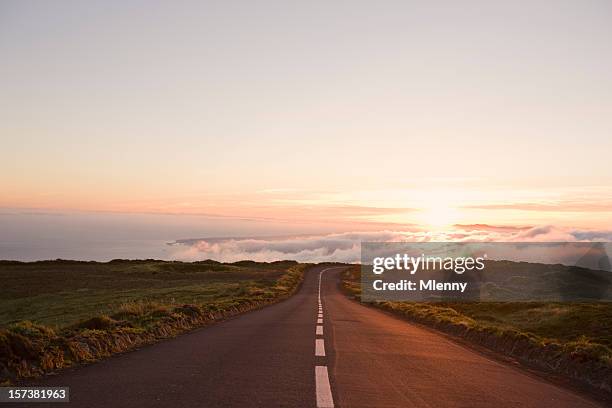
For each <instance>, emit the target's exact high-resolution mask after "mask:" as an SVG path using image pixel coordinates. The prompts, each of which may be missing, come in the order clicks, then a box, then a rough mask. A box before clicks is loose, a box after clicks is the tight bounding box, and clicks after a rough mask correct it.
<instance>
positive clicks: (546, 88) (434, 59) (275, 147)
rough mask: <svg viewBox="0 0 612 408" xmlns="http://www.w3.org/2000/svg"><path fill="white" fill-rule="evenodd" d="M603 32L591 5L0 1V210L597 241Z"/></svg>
mask: <svg viewBox="0 0 612 408" xmlns="http://www.w3.org/2000/svg"><path fill="white" fill-rule="evenodd" d="M611 21H612V3H610V2H608V1H596V0H592V1H514V2H507V1H505V2H492V1H467V2H456V1H447V2H443V1H434V2H411V1H383V2H366V1H352V2H336V1H325V2H323V1H321V2H319V1H313V2H303V1H302V2H290V1H257V2H254V1H179V2H169V1H167V2H157V1H142V2H141V1H128V2H124V1H117V2H109V1H100V2H80V1H74V2H68V1H58V2H33V1H32V2H30V1H3V2H2V3H0V55H1V57H0V58H2V63H0V90H1V91H0V138H1V140H2V143H1V149H0V186H1V187H0V207H2V208H4V210H2V211H0V212H4V213H11V214H14V213H16V212H20V211H26V210H27V211H33V210H36V211H51V212H53V211H55V212H111V213H129V214H158V213H160V214H191V215H198V216H203V217H204V216H206V217H212V218H215V217H217V218H227V219H233V218H248V219H253V220H259V221H265V220H273V221H274V222H283V223H298V224H299V223H302V224H308V225H310V226H309V227H308V228H304V231H306V230H308V232H312V231H315V230H321V231H323V230H325V231H337V232H342V231H354V230H376V229H394V225H397V226H398V228H401V227H402V226H409V225H415V224H416V225H420V226H424V227H425V228H430V229H443V228H445V227H447V226H448V225H451V224H489V225H498V226H538V225H554V226H557V227H568V228H569V227H571V228H585V229H596V230H608V231H609V230H611V229H612V165H611V163H612V161H611V158H610V155H611V152H612V42H611V41H610V39H612V24H610V22H611ZM0 210H1V209H0ZM135 216H136V215H135ZM296 225H297V224H296ZM318 226H321V227H320V228H319V227H318ZM295 231H300V228H295ZM264 232H265V231H264ZM209 233H210V232H209V231H206V230H202V232H201V235H202V236H206V235H207V234H209ZM215 233H218V231H217V230H215ZM175 238H188V237H181V236H178V237H175Z"/></svg>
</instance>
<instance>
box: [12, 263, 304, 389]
mask: <svg viewBox="0 0 612 408" xmlns="http://www.w3.org/2000/svg"><path fill="white" fill-rule="evenodd" d="M307 266H308V265H305V264H297V263H296V262H292V261H287V262H272V263H256V262H251V261H242V262H236V263H232V264H222V263H219V262H215V261H203V262H194V263H183V262H164V261H155V260H142V261H126V260H116V261H111V262H108V263H99V262H77V261H62V260H58V261H44V262H28V263H22V262H9V261H0V281H1V282H2V283H3V284H2V286H0V384H1V383H3V382H14V381H16V380H19V379H20V378H26V377H30V376H35V375H39V374H42V373H45V372H48V371H52V370H55V369H58V368H63V367H66V366H70V365H73V364H76V363H82V362H90V361H95V360H97V359H99V358H102V357H105V356H108V355H110V354H113V353H117V352H122V351H126V350H129V349H132V348H135V347H138V346H140V345H143V344H148V343H151V342H154V341H157V340H159V339H163V338H167V337H171V336H174V335H177V334H179V333H182V332H184V331H186V330H190V329H192V328H194V327H198V326H202V325H205V324H208V323H211V322H214V321H217V320H220V319H223V318H226V317H228V316H232V315H234V314H237V313H241V312H244V311H247V310H250V309H253V308H256V307H260V306H262V305H265V304H268V303H271V302H275V301H278V300H280V299H283V298H286V297H287V296H289V295H291V294H292V293H293V292H294V291H295V290H296V288H297V287H298V285H299V283H300V282H301V281H302V278H303V272H304V270H305V268H306V267H307Z"/></svg>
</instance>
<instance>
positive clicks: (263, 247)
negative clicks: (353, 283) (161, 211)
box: [172, 224, 612, 262]
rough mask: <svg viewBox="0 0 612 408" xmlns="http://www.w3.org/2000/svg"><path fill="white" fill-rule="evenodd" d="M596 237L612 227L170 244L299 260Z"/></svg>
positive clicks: (182, 251) (178, 251)
mask: <svg viewBox="0 0 612 408" xmlns="http://www.w3.org/2000/svg"><path fill="white" fill-rule="evenodd" d="M577 241H580V242H592V241H612V231H591V230H572V229H567V228H560V227H555V226H551V225H545V226H535V227H494V226H489V225H486V224H474V225H471V226H465V225H462V226H457V227H455V228H454V229H451V230H449V231H446V232H437V233H431V232H428V231H424V230H417V229H414V230H410V231H374V232H344V233H335V234H323V235H296V236H282V237H258V238H253V237H251V238H203V239H185V240H178V241H175V242H174V243H173V244H172V248H173V250H174V254H173V255H174V258H176V259H180V260H203V259H214V260H217V261H222V262H235V261H240V260H245V259H250V260H254V261H277V260H284V259H292V260H296V261H300V262H358V261H359V259H360V255H361V253H360V252H361V246H360V245H361V243H362V242H517V243H521V242H577Z"/></svg>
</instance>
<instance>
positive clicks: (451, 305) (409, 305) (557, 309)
mask: <svg viewBox="0 0 612 408" xmlns="http://www.w3.org/2000/svg"><path fill="white" fill-rule="evenodd" d="M360 282H361V273H360V267H359V266H358V265H355V266H353V267H352V268H350V269H348V270H346V271H345V272H344V273H343V281H342V285H343V288H344V290H345V291H346V292H347V293H348V294H349V295H350V296H353V297H355V298H356V299H360V294H361V285H360ZM371 305H372V306H375V307H378V308H381V309H384V310H386V311H389V312H391V313H394V314H397V315H399V316H402V317H404V318H406V319H408V320H411V321H413V322H417V323H420V324H423V325H427V326H430V327H433V328H435V329H437V330H440V331H443V332H446V333H448V334H451V335H454V336H459V337H461V338H464V339H466V340H468V341H470V342H473V343H476V344H479V345H482V346H485V347H487V348H489V349H492V350H495V351H498V352H501V353H503V354H506V355H508V356H511V357H514V358H516V359H517V360H519V361H521V362H523V363H525V364H527V365H529V366H535V367H537V368H540V369H544V370H547V371H549V372H551V371H552V372H556V373H559V374H563V375H565V376H569V377H571V378H573V379H577V380H579V381H581V382H583V383H586V384H587V385H589V386H591V387H594V388H596V389H599V390H603V391H604V392H607V393H609V392H612V303H611V302H592V303H578V302H575V303H574V302H440V303H427V302H374V303H371Z"/></svg>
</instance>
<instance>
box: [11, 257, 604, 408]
mask: <svg viewBox="0 0 612 408" xmlns="http://www.w3.org/2000/svg"><path fill="white" fill-rule="evenodd" d="M324 269H325V268H323V267H315V268H313V269H311V270H310V271H309V272H308V273H307V275H306V278H305V281H304V284H303V286H302V288H301V290H300V291H299V292H298V293H297V294H296V295H295V296H293V297H292V298H290V299H288V300H286V301H284V302H281V303H279V304H276V305H273V306H269V307H266V308H264V309H261V310H258V311H254V312H251V313H247V314H245V315H242V316H240V317H237V318H234V319H231V320H228V321H225V322H222V323H219V324H215V325H213V326H210V327H205V328H202V329H199V330H196V331H193V332H191V333H189V334H186V335H183V336H180V337H178V338H176V339H172V340H168V341H164V342H161V343H158V344H156V345H153V346H149V347H145V348H143V349H141V350H138V351H136V352H131V353H126V354H123V355H119V356H116V357H113V358H110V359H107V360H105V361H102V362H100V363H97V364H94V365H91V366H87V367H81V368H77V369H74V370H69V371H65V372H63V373H61V374H60V375H57V376H51V377H47V378H44V379H42V380H40V381H38V382H37V383H36V384H32V385H36V386H51V385H55V386H69V387H70V399H71V402H70V403H69V404H66V403H61V404H54V405H55V406H58V407H67V406H71V407H88V408H89V407H91V408H95V407H126V408H127V407H139V408H140V407H147V408H149V407H172V408H174V407H177V408H178V407H198V408H202V407H316V406H320V407H331V406H336V407H431V408H434V407H436V408H445V407H497V408H503V407H534V408H536V407H537V408H540V407H544V406H551V407H555V408H563V407H567V408H570V407H571V408H581V407H597V406H600V405H598V404H597V403H595V402H592V401H590V400H587V399H585V398H584V397H581V396H578V395H576V394H574V393H573V392H571V391H568V390H565V389H562V388H559V387H557V386H556V385H552V384H550V383H548V382H545V381H544V380H542V379H539V378H536V377H534V376H532V375H530V374H527V373H525V372H523V371H521V370H519V369H517V368H515V367H511V366H507V365H504V364H502V363H499V362H496V361H493V360H491V359H489V358H487V357H485V356H483V355H481V354H478V353H477V352H475V351H472V350H469V349H466V348H464V347H462V346H460V345H458V344H456V343H454V342H452V341H450V340H448V339H447V338H445V337H444V336H441V335H438V334H436V333H434V332H431V331H429V330H426V329H423V328H420V327H417V326H413V325H411V324H409V323H407V322H405V321H402V320H399V319H397V318H395V317H393V316H390V315H388V314H386V313H383V312H381V311H378V310H375V309H372V308H368V307H364V306H362V305H360V304H358V303H356V302H354V301H351V300H348V299H347V298H346V297H345V296H344V295H343V294H341V293H340V292H339V290H338V285H337V282H338V274H339V272H340V270H341V268H332V269H329V268H327V270H325V272H324V273H323V274H320V272H321V271H322V270H324ZM320 276H321V284H319V277H320ZM319 285H320V289H319ZM319 291H320V300H319ZM319 305H320V306H319ZM318 326H320V328H318ZM17 405H18V404H11V406H17ZM50 405H53V404H42V405H41V404H31V405H30V406H35V407H41V406H46V407H48V406H50Z"/></svg>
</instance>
